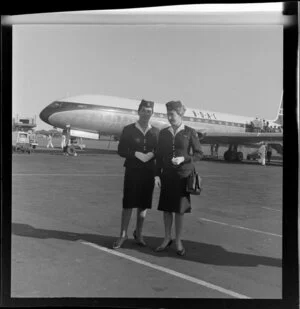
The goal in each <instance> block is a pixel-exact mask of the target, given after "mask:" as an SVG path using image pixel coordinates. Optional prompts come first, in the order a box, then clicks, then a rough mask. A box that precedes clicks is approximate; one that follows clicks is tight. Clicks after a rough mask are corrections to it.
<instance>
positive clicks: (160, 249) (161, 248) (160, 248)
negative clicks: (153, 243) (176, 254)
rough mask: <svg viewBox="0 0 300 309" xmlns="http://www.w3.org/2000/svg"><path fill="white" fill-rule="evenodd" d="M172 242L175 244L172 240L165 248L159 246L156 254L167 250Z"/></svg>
mask: <svg viewBox="0 0 300 309" xmlns="http://www.w3.org/2000/svg"><path fill="white" fill-rule="evenodd" d="M172 242H173V240H172V239H170V240H169V242H168V243H167V244H166V246H164V247H163V246H159V247H157V248H156V249H155V250H154V251H155V252H162V251H164V250H166V249H167V248H168V247H170V246H171V245H172Z"/></svg>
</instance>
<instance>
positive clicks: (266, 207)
mask: <svg viewBox="0 0 300 309" xmlns="http://www.w3.org/2000/svg"><path fill="white" fill-rule="evenodd" d="M262 208H264V209H268V210H274V211H279V212H281V210H280V209H275V208H269V207H262Z"/></svg>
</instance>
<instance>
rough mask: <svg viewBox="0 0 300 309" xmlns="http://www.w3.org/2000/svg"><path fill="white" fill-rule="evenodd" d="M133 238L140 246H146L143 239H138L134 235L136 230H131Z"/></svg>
mask: <svg viewBox="0 0 300 309" xmlns="http://www.w3.org/2000/svg"><path fill="white" fill-rule="evenodd" d="M133 238H134V239H135V241H136V243H137V244H138V245H139V246H141V247H146V246H147V245H146V243H145V241H144V240H143V239H138V238H137V236H136V230H134V231H133Z"/></svg>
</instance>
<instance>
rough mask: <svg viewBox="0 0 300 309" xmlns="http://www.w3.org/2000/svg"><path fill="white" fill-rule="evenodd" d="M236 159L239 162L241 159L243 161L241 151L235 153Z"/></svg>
mask: <svg viewBox="0 0 300 309" xmlns="http://www.w3.org/2000/svg"><path fill="white" fill-rule="evenodd" d="M236 158H237V160H238V161H240V162H241V161H243V159H244V155H243V153H242V152H241V151H239V152H238V153H237V156H236Z"/></svg>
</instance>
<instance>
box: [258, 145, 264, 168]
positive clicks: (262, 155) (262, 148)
mask: <svg viewBox="0 0 300 309" xmlns="http://www.w3.org/2000/svg"><path fill="white" fill-rule="evenodd" d="M258 153H259V160H258V162H259V163H261V165H266V144H265V142H263V143H262V145H261V146H260V147H259V149H258Z"/></svg>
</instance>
